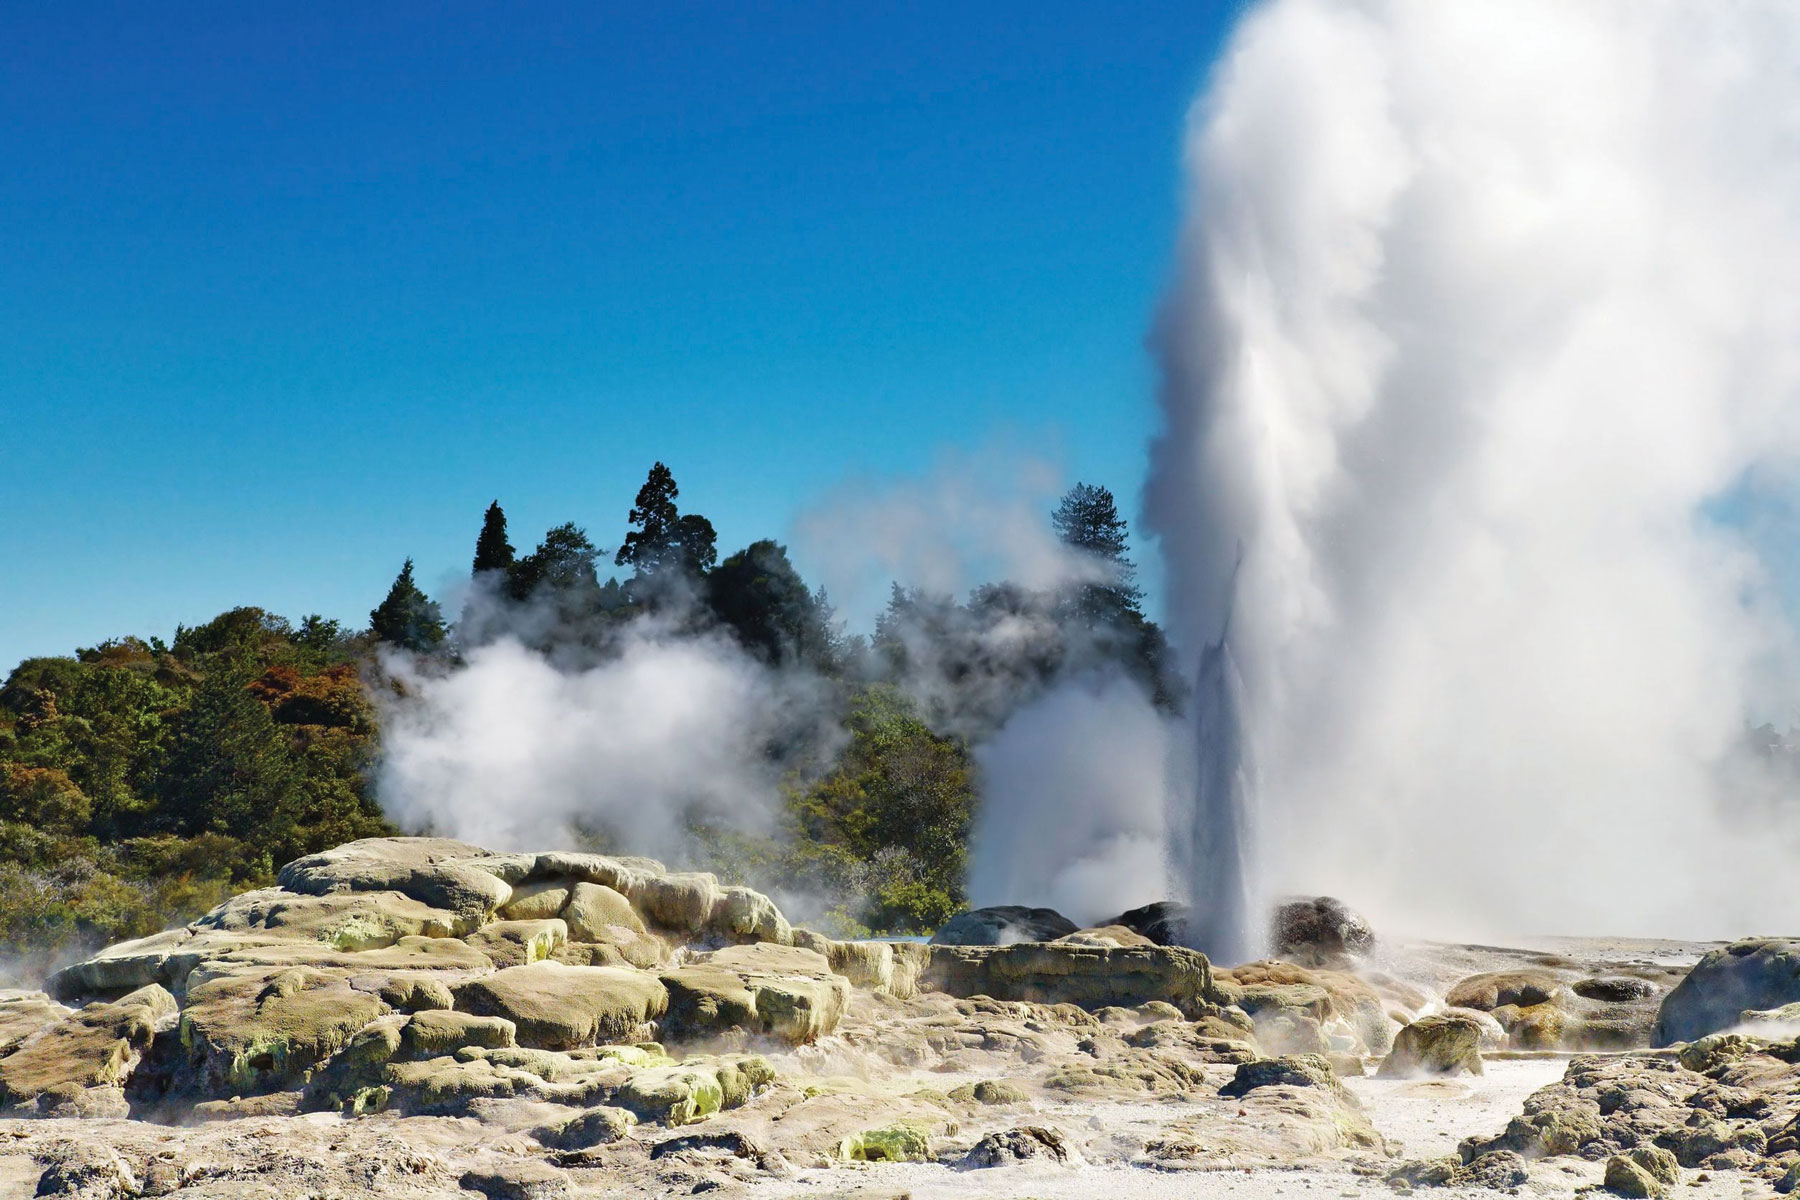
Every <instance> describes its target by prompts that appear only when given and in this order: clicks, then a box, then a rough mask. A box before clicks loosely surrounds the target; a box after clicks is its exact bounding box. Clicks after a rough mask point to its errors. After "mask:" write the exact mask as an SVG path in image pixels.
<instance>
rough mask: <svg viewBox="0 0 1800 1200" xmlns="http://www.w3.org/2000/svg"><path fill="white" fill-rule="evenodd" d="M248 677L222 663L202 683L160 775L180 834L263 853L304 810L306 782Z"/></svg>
mask: <svg viewBox="0 0 1800 1200" xmlns="http://www.w3.org/2000/svg"><path fill="white" fill-rule="evenodd" d="M248 683H249V671H248V670H246V669H245V668H244V667H243V666H242V665H240V664H233V663H221V664H218V665H216V666H214V667H213V668H212V669H210V670H208V671H207V672H206V674H205V675H204V676H203V677H202V679H201V682H200V687H199V690H198V691H197V692H196V693H195V695H194V702H193V704H192V705H191V706H190V707H189V708H188V710H187V711H186V712H185V713H183V714H182V715H181V718H180V720H179V723H178V725H177V730H176V735H175V739H174V743H173V744H172V745H171V746H170V748H169V757H168V760H167V762H166V763H165V764H164V765H163V768H162V770H161V771H160V772H159V773H158V785H159V786H158V789H157V790H158V791H159V792H160V793H161V798H162V801H163V806H164V812H165V820H166V821H167V822H168V823H169V824H170V825H171V826H172V827H173V830H174V831H175V832H177V833H181V834H185V835H188V836H192V835H195V834H201V833H222V834H226V835H228V836H231V837H236V838H242V839H244V840H245V841H248V842H251V843H252V844H254V845H256V846H258V847H259V848H263V849H273V848H276V847H282V846H285V845H286V844H287V843H288V841H289V840H290V836H291V832H292V829H293V827H294V825H295V824H296V822H297V820H298V816H299V812H300V810H301V808H302V807H303V806H304V804H305V799H306V797H305V790H304V782H303V780H302V777H301V774H300V771H299V769H298V767H297V765H296V764H295V762H294V759H293V755H292V754H291V753H290V752H289V750H288V747H287V742H286V740H285V739H284V738H283V737H282V735H281V731H280V729H279V728H278V727H277V726H276V724H275V722H274V721H273V720H272V719H271V718H270V716H269V710H268V709H267V708H265V707H263V705H262V702H261V701H259V700H257V699H256V697H255V696H253V695H251V693H250V692H249V690H248V689H247V686H246V685H247V684H248Z"/></svg>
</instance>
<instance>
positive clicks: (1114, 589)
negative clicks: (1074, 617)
mask: <svg viewBox="0 0 1800 1200" xmlns="http://www.w3.org/2000/svg"><path fill="white" fill-rule="evenodd" d="M1050 523H1051V524H1052V525H1053V526H1055V528H1056V533H1057V536H1058V537H1060V538H1061V539H1062V540H1063V543H1064V544H1065V545H1067V546H1070V547H1072V548H1073V549H1076V550H1079V551H1081V552H1082V553H1084V554H1088V555H1091V556H1092V557H1094V558H1095V559H1098V560H1099V561H1100V563H1101V564H1102V565H1103V566H1104V568H1105V570H1106V575H1107V578H1106V581H1105V582H1104V583H1090V584H1083V585H1082V586H1081V589H1080V596H1079V598H1078V600H1077V607H1078V608H1079V609H1080V610H1081V612H1082V615H1083V616H1085V617H1087V618H1088V619H1089V620H1091V621H1107V620H1116V619H1117V618H1119V617H1122V616H1125V615H1126V614H1132V615H1139V616H1141V615H1142V613H1141V610H1140V609H1139V607H1138V605H1139V603H1140V602H1141V601H1142V600H1143V598H1144V591H1143V589H1142V588H1140V587H1138V586H1137V566H1136V565H1135V564H1134V563H1133V562H1132V561H1131V560H1130V559H1129V558H1127V557H1125V551H1126V549H1127V547H1128V546H1129V545H1130V536H1131V535H1130V527H1129V526H1128V525H1127V524H1126V523H1125V519H1124V518H1123V517H1121V516H1119V508H1118V505H1117V504H1115V503H1114V502H1113V494H1112V493H1111V492H1110V491H1108V490H1107V489H1105V488H1103V487H1097V486H1095V485H1094V484H1091V483H1078V484H1076V485H1075V486H1074V487H1072V488H1070V489H1069V490H1068V491H1067V492H1065V493H1064V494H1063V498H1062V502H1061V503H1059V504H1058V505H1057V506H1056V511H1055V512H1054V513H1052V514H1051V516H1050Z"/></svg>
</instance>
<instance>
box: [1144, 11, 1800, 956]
mask: <svg viewBox="0 0 1800 1200" xmlns="http://www.w3.org/2000/svg"><path fill="white" fill-rule="evenodd" d="M1796 61H1800V9H1795V8H1794V7H1793V6H1791V5H1786V4H1777V3H1744V4H1731V5H1719V4H1698V3H1696V4H1673V3H1613V2H1599V0H1595V2H1589V3H1572V2H1570V0H1545V2H1530V0H1527V2H1523V3H1521V2H1519V0H1505V2H1504V3H1499V2H1496V3H1477V2H1469V3H1457V4H1444V3H1441V2H1439V0H1363V2H1357V0H1273V2H1272V3H1268V4H1264V5H1262V6H1260V7H1258V8H1256V9H1254V10H1252V11H1251V12H1250V13H1249V14H1248V15H1247V16H1246V17H1245V18H1244V19H1243V20H1242V22H1241V24H1240V26H1239V28H1238V29H1237V31H1236V33H1235V35H1234V37H1233V39H1232V42H1231V44H1230V46H1229V48H1228V50H1227V52H1226V54H1225V55H1224V57H1223V58H1222V59H1221V60H1220V62H1219V64H1218V66H1217V67H1216V70H1215V73H1214V75H1213V78H1212V80H1211V82H1210V84H1209V86H1208V89H1207V91H1206V92H1205V94H1204V95H1203V96H1202V97H1201V98H1200V100H1199V101H1198V102H1197V103H1196V105H1195V106H1194V109H1193V111H1192V113H1191V117H1190V124H1189V128H1188V133H1187V138H1186V170H1187V177H1188V183H1189V205H1188V207H1189V216H1188V219H1187V223H1186V226H1185V229H1184V232H1183V236H1182V239H1181V250H1180V261H1179V266H1178V271H1177V279H1176V283H1175V286H1174V288H1173V290H1172V293H1171V295H1170V297H1169V299H1168V302H1167V304H1166V307H1165V310H1164V313H1163V316H1162V320H1161V323H1160V328H1159V331H1158V338H1157V342H1158V351H1159V354H1160V357H1161V361H1162V364H1163V367H1164V373H1165V379H1164V386H1163V388H1162V397H1161V401H1162V406H1163V409H1164V414H1165V429H1164V432H1163V433H1162V435H1161V436H1160V438H1159V440H1158V442H1157V444H1156V446H1155V449H1154V462H1153V473H1152V478H1151V481H1150V485H1149V488H1148V493H1147V516H1148V520H1149V524H1150V527H1151V529H1152V530H1153V532H1155V533H1156V534H1157V535H1158V537H1159V539H1160V543H1161V546H1162V549H1163V553H1164V555H1165V558H1166V563H1167V586H1168V591H1169V620H1170V624H1171V625H1172V627H1173V631H1174V633H1175V634H1176V636H1177V638H1178V640H1179V642H1180V643H1181V644H1182V645H1184V646H1186V647H1189V648H1190V649H1192V650H1194V651H1199V650H1201V649H1202V648H1205V655H1204V665H1202V664H1201V663H1198V662H1197V663H1195V664H1194V670H1195V672H1196V677H1197V678H1198V679H1199V680H1200V687H1199V691H1198V695H1197V697H1196V703H1195V705H1194V706H1192V707H1193V709H1194V710H1195V711H1194V712H1192V713H1190V719H1191V720H1194V721H1195V722H1197V724H1198V726H1199V728H1198V733H1197V737H1196V745H1197V750H1196V751H1195V753H1196V754H1198V755H1199V756H1200V758H1201V761H1200V763H1199V770H1198V772H1197V776H1196V779H1197V783H1196V785H1195V786H1194V787H1193V788H1191V789H1183V790H1182V791H1181V793H1180V794H1179V795H1178V797H1177V798H1176V800H1175V801H1174V808H1173V810H1172V812H1171V819H1170V823H1169V827H1170V829H1171V831H1172V834H1173V836H1174V837H1175V838H1176V842H1177V844H1176V845H1175V846H1174V851H1175V853H1174V855H1173V858H1174V859H1175V861H1176V863H1177V866H1178V867H1179V868H1180V869H1181V870H1182V871H1184V872H1185V874H1186V877H1187V880H1188V882H1189V884H1190V886H1191V887H1192V889H1193V892H1194V899H1195V900H1196V901H1197V902H1198V904H1199V906H1200V908H1201V910H1202V916H1203V919H1211V920H1212V921H1213V925H1212V927H1211V928H1209V929H1207V930H1206V932H1205V933H1204V934H1203V935H1202V940H1203V944H1205V946H1206V948H1208V949H1214V950H1216V951H1217V952H1218V953H1220V954H1221V955H1222V956H1224V957H1228V958H1229V957H1236V956H1237V955H1238V954H1239V953H1241V952H1242V951H1243V950H1244V949H1245V948H1246V947H1249V946H1252V945H1253V944H1254V942H1255V940H1256V938H1257V936H1258V935H1259V934H1260V933H1261V931H1260V930H1259V929H1255V928H1253V920H1252V914H1258V913H1260V912H1261V911H1262V910H1263V905H1264V901H1265V900H1266V897H1267V896H1268V895H1269V894H1270V893H1272V892H1273V891H1275V890H1277V889H1279V890H1305V891H1307V892H1311V893H1317V892H1321V891H1329V892H1333V893H1335V894H1338V895H1341V896H1344V897H1346V898H1348V899H1351V900H1353V902H1355V903H1357V904H1359V905H1360V906H1363V907H1366V908H1369V909H1372V910H1373V911H1374V912H1375V913H1376V915H1377V917H1378V919H1385V920H1386V921H1387V922H1388V923H1389V924H1390V926H1391V924H1392V923H1394V922H1400V923H1402V924H1410V925H1411V927H1412V928H1414V929H1421V928H1424V929H1427V930H1428V931H1430V932H1437V933H1449V932H1451V931H1453V930H1454V931H1457V932H1461V933H1470V934H1473V933H1477V932H1480V931H1481V930H1483V929H1487V930H1490V931H1495V932H1502V931H1505V930H1512V931H1545V932H1553V931H1575V930H1581V931H1588V932H1601V931H1604V932H1615V933H1633V932H1636V933H1659V934H1663V935H1669V936H1675V935H1682V934H1697V935H1713V936H1717V935H1720V934H1724V933H1729V932H1733V931H1739V932H1741V931H1747V930H1750V929H1754V928H1757V927H1759V926H1772V925H1775V924H1778V923H1780V922H1781V921H1783V920H1787V921H1791V920H1792V916H1793V914H1794V913H1795V912H1796V911H1800V871H1796V870H1795V869H1794V865H1793V864H1794V861H1795V860H1794V854H1795V850H1796V838H1795V822H1794V819H1793V818H1794V815H1795V811H1796V803H1795V801H1794V800H1793V799H1790V798H1789V796H1790V795H1791V793H1792V791H1793V789H1792V787H1791V786H1789V787H1788V788H1787V789H1786V792H1785V793H1783V794H1780V795H1776V794H1774V791H1773V789H1763V790H1758V786H1759V780H1758V770H1759V768H1758V767H1757V766H1756V764H1755V763H1754V761H1753V760H1750V759H1748V758H1747V757H1746V754H1745V752H1744V751H1743V750H1742V749H1741V748H1742V746H1743V744H1744V731H1745V729H1746V723H1747V722H1752V721H1758V720H1761V719H1764V718H1765V717H1766V716H1769V715H1775V716H1785V714H1786V713H1787V712H1788V711H1789V710H1790V702H1791V701H1792V700H1793V699H1794V692H1795V688H1794V686H1793V681H1794V673H1793V670H1792V667H1793V662H1792V654H1791V650H1792V640H1793V639H1792V629H1791V624H1790V620H1789V617H1788V613H1787V609H1786V603H1791V600H1792V597H1783V596H1782V595H1781V594H1780V592H1779V591H1778V589H1777V588H1776V587H1775V586H1774V585H1773V583H1772V581H1771V573H1772V567H1771V563H1772V561H1773V560H1772V558H1771V556H1770V553H1769V546H1768V543H1767V541H1766V540H1765V539H1763V538H1761V537H1759V536H1758V531H1759V529H1761V528H1763V527H1764V525H1765V522H1764V520H1763V519H1762V515H1763V514H1767V513H1769V512H1771V511H1778V505H1779V504H1780V503H1781V502H1784V501H1785V498H1786V497H1787V495H1788V493H1789V492H1790V491H1791V485H1792V483H1793V472H1794V466H1795V453H1796V450H1800V428H1797V425H1800V421H1797V418H1800V404H1797V403H1796V401H1797V399H1800V312H1797V311H1796V309H1797V308H1800V290H1797V289H1796V288H1795V287H1794V286H1793V282H1794V281H1795V280H1796V279H1800V153H1797V151H1800V74H1797V73H1796V72H1795V71H1794V70H1793V63H1794V62H1796ZM1197 657H1198V655H1197ZM1247 747H1254V749H1255V757H1254V761H1252V760H1251V758H1250V757H1248V755H1247V749H1246V748H1247ZM1728 781H1729V782H1728ZM1762 782H1767V781H1766V779H1764V780H1762ZM1253 792H1254V796H1253V795H1252V793H1253ZM1728 812H1731V813H1734V814H1735V815H1733V816H1730V817H1727V815H1726V814H1727V813H1728ZM1252 829H1254V830H1257V831H1259V832H1258V834H1257V840H1256V842H1255V843H1252V842H1251V841H1250V836H1249V831H1250V830H1252ZM1208 914H1210V918H1208Z"/></svg>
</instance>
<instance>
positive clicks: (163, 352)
mask: <svg viewBox="0 0 1800 1200" xmlns="http://www.w3.org/2000/svg"><path fill="white" fill-rule="evenodd" d="M1236 7H1237V6H1236V5H1235V4H1232V3H1227V2H1225V0H1221V2H1219V3H1133V4H1130V5H1101V4H1093V3H1060V2H1058V3H1046V2H1043V0H1031V2H1029V3H1026V2H1017V3H1012V2H1009V3H981V4H923V3H920V4H896V5H855V4H841V3H829V4H828V3H816V4H809V3H792V4H766V5H750V4H741V5H715V4H691V5H690V4H675V3H655V4H642V3H631V4H567V5H563V4H544V5H529V6H489V5H480V6H476V5H464V4H442V3H433V4H429V5H425V4H419V5H410V4H393V5H356V6H352V5H348V4H306V5H299V4H285V3H268V4H249V5H243V4H223V3H195V4H181V5H146V4H135V3H133V4H125V3H120V4H67V5H65V4H44V5H28V4H13V5H8V6H6V7H5V8H4V10H3V11H0V129H4V131H5V132H4V134H3V135H0V146H3V147H4V159H3V161H4V170H0V501H3V503H4V512H5V517H4V520H3V521H0V564H3V565H0V581H3V582H0V672H4V671H5V670H6V669H8V668H10V666H11V664H12V663H13V662H15V661H16V660H18V659H19V658H20V657H22V656H25V655H28V654H42V653H67V652H68V651H69V650H70V649H72V648H73V647H74V646H76V645H87V644H92V643H93V642H95V641H98V640H100V639H102V638H105V637H108V636H114V635H120V634H125V633H137V634H141V635H148V634H152V633H155V634H160V635H162V636H165V637H166V636H168V635H169V634H170V633H171V632H172V630H173V628H174V626H175V624H176V622H178V621H185V622H188V623H194V622H197V621H201V620H204V619H206V618H208V617H210V616H211V615H213V614H215V613H217V612H218V611H220V610H222V609H224V608H227V607H230V606H232V605H235V604H244V603H251V604H260V605H262V606H264V607H267V608H271V609H274V610H276V611H278V612H282V613H285V614H287V615H289V616H292V617H298V616H300V615H301V614H303V613H306V612H312V611H318V612H323V613H325V614H326V615H329V616H337V617H340V618H343V619H345V620H347V621H349V622H352V623H356V624H360V623H362V622H363V621H364V620H366V617H367V613H368V610H369V608H370V607H372V606H373V605H374V604H375V603H376V602H377V601H378V600H379V599H380V598H381V595H382V594H383V592H384V591H385V590H386V587H387V585H388V583H389V582H390V581H391V580H392V578H393V576H394V573H395V571H396V570H397V569H398V567H399V564H400V561H401V559H402V558H404V557H406V556H408V555H411V556H412V557H413V558H414V559H415V560H416V561H417V563H418V568H419V572H420V578H421V580H422V582H424V583H425V584H426V586H427V587H428V588H435V587H437V586H440V585H441V583H442V582H443V581H445V580H447V579H448V578H449V577H450V576H451V575H452V574H453V573H457V572H461V571H463V570H466V564H467V559H468V557H469V554H470V552H471V549H472V547H473V542H474V536H475V532H476V529H477V527H478V525H479V521H480V517H481V512H482V509H483V508H484V507H485V506H486V504H487V502H488V501H489V500H490V499H493V498H495V497H498V498H500V500H501V502H502V503H503V505H504V506H505V507H506V510H507V513H508V515H509V517H510V518H511V521H512V528H513V541H514V542H515V543H516V544H520V545H521V547H522V548H529V546H530V545H532V544H533V543H535V541H536V538H537V536H538V534H539V533H541V532H542V530H543V529H544V528H546V527H547V526H549V525H552V524H555V523H558V522H561V521H564V520H570V519H573V520H575V521H577V522H579V523H581V524H583V525H585V526H587V527H588V529H589V530H590V532H591V533H592V534H593V535H594V538H595V540H596V541H597V542H599V543H601V544H603V545H610V544H614V543H616V542H617V540H618V538H619V537H620V536H621V534H622V532H623V528H624V516H625V510H626V509H627V508H628V507H629V505H630V502H631V498H632V495H633V493H634V492H635V490H636V487H637V485H638V484H639V483H640V482H641V481H642V478H643V475H644V472H645V469H646V468H647V467H648V465H649V464H650V462H651V461H652V460H654V459H658V458H660V459H663V460H665V461H667V462H668V463H669V464H670V466H671V467H672V468H673V469H674V470H675V474H676V477H677V478H678V480H679V481H680V483H681V485H682V491H683V498H682V504H683V507H684V509H692V510H697V511H700V512H704V513H706V514H707V515H708V516H710V517H712V518H713V520H714V522H715V524H717V526H718V527H719V531H720V544H721V549H722V550H724V551H729V550H731V549H734V548H736V547H737V546H740V545H742V544H744V543H745V542H748V541H750V540H752V539H754V538H756V537H759V536H765V535H774V536H783V535H785V534H786V532H787V531H788V527H789V522H790V519H791V518H792V516H793V514H794V513H795V512H796V511H797V510H798V509H800V508H801V507H802V506H804V505H805V504H807V503H808V502H809V501H816V500H817V498H818V497H820V496H821V495H822V494H824V493H826V492H827V491H829V489H830V488H831V487H832V485H834V484H836V483H839V482H840V481H842V480H843V479H844V478H845V477H846V476H847V475H858V474H875V475H894V474H901V475H904V474H912V473H920V472H924V471H926V470H928V469H929V467H930V466H931V464H932V462H933V461H934V459H935V458H936V457H937V456H938V454H939V452H940V451H942V450H943V449H945V448H952V449H955V448H961V449H964V450H976V451H978V450H979V449H980V448H982V447H984V446H992V445H995V444H1006V445H1009V446H1014V447H1017V448H1019V449H1020V450H1022V451H1024V452H1026V453H1033V454H1043V455H1046V456H1048V457H1050V458H1052V459H1053V460H1055V461H1056V462H1057V463H1058V464H1059V465H1060V466H1061V467H1062V468H1063V469H1064V470H1065V471H1066V472H1067V474H1068V477H1069V478H1070V479H1071V480H1072V479H1074V478H1082V479H1089V480H1093V481H1095V482H1101V483H1104V484H1107V485H1109V486H1111V487H1112V488H1113V489H1114V490H1115V491H1116V492H1118V493H1119V494H1120V497H1121V500H1122V501H1123V502H1124V503H1125V504H1126V506H1127V509H1128V511H1131V512H1134V511H1135V507H1136V496H1137V492H1138V489H1139V487H1140V486H1141V482H1142V475H1143V469H1144V445H1145V441H1146V439H1147V438H1148V436H1149V434H1150V433H1151V431H1152V426H1153V418H1152V403H1151V392H1152V386H1153V381H1154V376H1153V372H1152V370H1151V368H1150V363H1149V361H1148V359H1147V356H1146V354H1145V351H1144V345H1143V339H1144V333H1145V330H1146V328H1147V325H1148V321H1149V318H1150V315H1151V312H1152V310H1153V307H1154V305H1155V302H1156V298H1157V294H1158V291H1159V289H1160V287H1161V285H1162V283H1163V280H1164V277H1165V272H1166V266H1167V260H1168V254H1169V250H1170V246H1171V241H1172V237H1173V233H1174V228H1175V221H1176V217H1177V201H1178V174H1177V156H1178V143H1179V134H1180V122H1181V119H1182V115H1183V112H1184V109H1185V107H1186V105H1187V104H1188V102H1189V100H1190V99H1191V98H1192V96H1193V94H1194V92H1195V91H1196V89H1197V87H1198V85H1199V84H1200V82H1201V80H1202V78H1203V75H1204V72H1205V70H1206V67H1207V64H1208V62H1209V60H1210V58H1211V57H1212V55H1213V54H1214V53H1215V52H1216V50H1217V47H1218V44H1219V42H1220V40H1221V39H1222V37H1223V35H1224V33H1225V30H1226V27H1227V26H1228V24H1229V22H1230V20H1231V18H1232V15H1233V12H1234V10H1235V8H1236ZM802 566H803V567H804V566H805V563H804V561H803V562H802Z"/></svg>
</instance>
